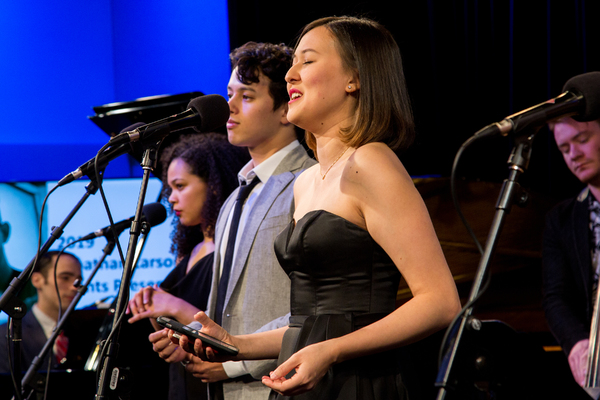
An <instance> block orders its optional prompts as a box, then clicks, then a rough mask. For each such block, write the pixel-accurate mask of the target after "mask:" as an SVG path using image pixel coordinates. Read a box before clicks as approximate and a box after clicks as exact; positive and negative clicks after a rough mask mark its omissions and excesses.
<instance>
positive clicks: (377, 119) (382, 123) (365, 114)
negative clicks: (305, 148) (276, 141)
mask: <svg viewBox="0 0 600 400" xmlns="http://www.w3.org/2000/svg"><path fill="white" fill-rule="evenodd" d="M319 26H324V27H325V28H327V30H328V31H329V32H330V33H331V34H332V36H333V37H334V39H335V41H336V43H335V44H336V46H337V49H338V52H339V54H340V56H341V58H342V62H343V64H344V66H345V67H346V68H347V69H348V70H349V71H351V72H352V73H354V74H356V75H357V77H358V79H359V82H360V89H359V90H358V91H356V92H355V93H356V96H357V99H358V103H357V108H356V113H355V115H354V122H353V123H352V125H351V126H350V127H348V128H346V129H344V130H342V132H340V133H341V135H342V140H343V141H344V142H345V143H346V144H347V145H349V146H351V147H360V146H362V145H364V144H367V143H370V142H383V143H386V144H387V145H388V146H389V147H390V148H391V149H392V150H401V149H406V148H407V147H408V146H410V144H412V141H413V139H414V135H415V134H414V122H413V116H412V111H411V106H410V99H409V97H408V91H407V89H406V84H405V80H404V72H403V69H402V58H401V56H400V50H399V48H398V45H397V44H396V41H395V40H394V38H393V37H392V35H391V33H390V32H389V31H388V30H387V29H386V28H384V27H383V26H382V25H381V24H379V23H377V22H375V21H372V20H370V19H366V18H356V17H327V18H321V19H318V20H316V21H313V22H311V23H310V24H308V25H306V26H305V27H304V29H303V30H302V32H301V34H300V37H299V39H298V41H300V39H301V38H302V37H303V36H304V35H306V34H307V33H308V32H309V31H311V30H312V29H314V28H317V27H319ZM306 143H307V144H308V145H309V147H310V148H311V149H313V150H316V143H315V138H314V136H313V135H312V134H311V133H310V132H306Z"/></svg>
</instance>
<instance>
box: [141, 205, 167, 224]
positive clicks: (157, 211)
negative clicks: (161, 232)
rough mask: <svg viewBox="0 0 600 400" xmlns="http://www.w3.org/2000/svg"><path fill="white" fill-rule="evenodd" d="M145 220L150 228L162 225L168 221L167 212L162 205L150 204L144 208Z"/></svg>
mask: <svg viewBox="0 0 600 400" xmlns="http://www.w3.org/2000/svg"><path fill="white" fill-rule="evenodd" d="M142 214H143V216H144V219H145V220H146V222H147V223H148V225H150V226H156V225H160V224H162V223H163V222H165V219H167V210H166V209H165V206H163V205H162V204H160V203H150V204H146V205H144V207H143V208H142Z"/></svg>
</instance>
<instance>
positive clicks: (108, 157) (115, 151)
mask: <svg viewBox="0 0 600 400" xmlns="http://www.w3.org/2000/svg"><path fill="white" fill-rule="evenodd" d="M144 125H146V124H144V123H143V122H136V123H135V124H133V125H130V126H128V127H127V128H125V129H123V130H122V131H121V132H127V131H130V130H134V129H137V128H139V127H140V126H144ZM115 137H116V136H115ZM135 151H136V149H134V147H133V146H132V145H131V144H130V143H122V144H120V145H118V146H112V147H110V148H108V149H107V150H105V151H104V152H103V153H102V154H100V156H99V157H98V168H99V169H100V170H103V169H104V168H106V166H107V165H108V163H109V162H110V161H112V160H114V159H115V158H117V157H119V156H121V155H123V154H125V153H131V152H134V153H135ZM95 160H96V158H95V157H94V158H92V159H90V160H89V161H87V162H86V163H84V164H82V165H81V166H80V167H79V168H77V169H76V170H75V171H73V172H69V173H68V174H67V175H65V176H64V177H63V178H62V179H61V180H60V181H58V184H57V186H63V185H66V184H67V183H71V182H73V181H74V180H77V179H79V178H81V177H82V176H84V175H90V174H93V173H95V172H96V170H95Z"/></svg>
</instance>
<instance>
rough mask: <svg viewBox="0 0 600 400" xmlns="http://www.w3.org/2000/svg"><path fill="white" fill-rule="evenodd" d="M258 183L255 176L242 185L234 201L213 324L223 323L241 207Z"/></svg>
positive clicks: (258, 180)
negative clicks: (248, 182)
mask: <svg viewBox="0 0 600 400" xmlns="http://www.w3.org/2000/svg"><path fill="white" fill-rule="evenodd" d="M258 182H260V179H258V176H257V177H255V178H254V179H252V182H250V184H249V185H242V187H240V190H239V192H238V197H237V199H236V200H235V205H234V208H233V217H232V218H231V225H229V238H228V239H227V249H226V250H225V257H224V258H223V268H222V272H221V279H220V280H219V287H218V289H217V305H216V307H215V322H216V323H217V324H219V325H221V322H222V321H223V307H224V305H225V295H226V293H227V284H228V283H229V275H230V274H231V265H232V263H233V250H234V249H235V239H236V236H237V231H238V226H239V224H240V216H241V215H242V207H243V206H244V201H245V200H246V198H247V197H248V195H249V194H250V192H251V191H252V189H253V188H254V186H256V184H257V183H258Z"/></svg>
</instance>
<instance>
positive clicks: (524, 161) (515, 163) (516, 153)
mask: <svg viewBox="0 0 600 400" xmlns="http://www.w3.org/2000/svg"><path fill="white" fill-rule="evenodd" d="M536 132H537V130H536ZM534 135H535V132H534V133H533V134H531V135H529V136H522V137H518V138H516V139H515V140H516V144H515V146H514V147H513V150H512V152H511V154H510V156H509V159H508V164H509V177H508V179H505V180H504V183H503V185H502V189H501V191H500V195H499V197H498V201H497V203H496V214H495V216H494V219H493V221H492V226H491V228H490V231H489V234H488V240H487V243H486V247H485V250H484V253H483V255H482V258H481V260H480V262H479V266H478V268H477V272H476V275H475V278H474V280H473V286H472V287H471V293H470V295H469V300H468V301H467V303H466V305H465V308H464V309H463V311H462V317H461V319H460V324H459V325H458V327H456V326H454V325H453V326H451V327H449V328H448V329H453V330H454V331H455V336H454V337H453V336H450V337H449V340H448V343H449V348H448V350H447V351H446V353H445V354H444V358H443V360H442V363H441V366H440V370H439V371H438V375H437V379H436V383H435V386H436V387H439V388H440V389H439V392H438V396H437V399H438V400H443V399H445V397H446V394H447V391H448V389H449V388H450V389H456V386H457V384H458V379H456V377H454V376H453V375H452V366H453V364H454V363H455V362H456V359H457V353H458V350H459V347H460V339H461V337H462V335H463V334H464V333H465V331H466V330H475V331H478V330H480V329H481V321H479V320H478V319H476V318H475V317H472V316H471V314H472V313H473V304H474V303H475V301H476V300H477V299H478V297H479V296H480V290H481V286H482V284H483V281H484V278H485V276H486V274H487V270H488V267H489V263H490V260H491V258H492V255H493V253H494V250H495V247H496V244H497V243H498V238H499V235H500V232H501V231H502V227H503V225H504V219H505V217H506V214H508V213H509V212H510V210H511V207H512V204H513V202H514V201H515V200H516V201H517V203H521V204H522V203H524V202H525V201H526V199H527V194H526V193H524V192H522V190H521V187H520V185H519V183H518V182H517V181H518V178H519V177H520V175H521V174H523V173H524V172H525V170H526V169H527V167H528V165H529V158H530V156H531V150H532V147H531V145H532V142H533V138H534Z"/></svg>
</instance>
